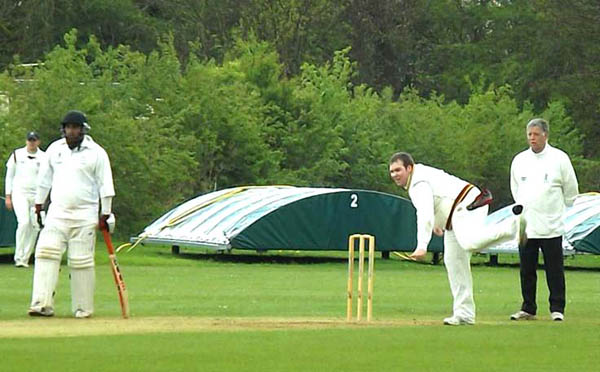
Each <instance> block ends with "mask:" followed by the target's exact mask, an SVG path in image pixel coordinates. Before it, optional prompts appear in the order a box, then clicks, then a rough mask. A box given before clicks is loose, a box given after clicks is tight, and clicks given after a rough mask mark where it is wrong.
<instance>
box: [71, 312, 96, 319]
mask: <svg viewBox="0 0 600 372" xmlns="http://www.w3.org/2000/svg"><path fill="white" fill-rule="evenodd" d="M91 317H92V313H90V312H88V311H85V310H77V311H75V318H77V319H85V318H91Z"/></svg>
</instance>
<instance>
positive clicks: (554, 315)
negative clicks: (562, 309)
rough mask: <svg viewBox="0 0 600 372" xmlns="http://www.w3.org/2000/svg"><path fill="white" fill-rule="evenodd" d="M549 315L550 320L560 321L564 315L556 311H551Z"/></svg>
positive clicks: (563, 318)
mask: <svg viewBox="0 0 600 372" xmlns="http://www.w3.org/2000/svg"><path fill="white" fill-rule="evenodd" d="M550 317H551V318H552V320H554V321H557V322H562V321H563V320H565V316H564V315H563V313H559V312H558V311H553V312H552V313H551V314H550Z"/></svg>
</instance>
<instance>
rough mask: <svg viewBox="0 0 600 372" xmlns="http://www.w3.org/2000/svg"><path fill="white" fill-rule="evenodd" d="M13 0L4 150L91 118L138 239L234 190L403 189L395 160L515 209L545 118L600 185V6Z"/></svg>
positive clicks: (122, 210) (591, 184)
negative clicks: (438, 171) (523, 159)
mask: <svg viewBox="0 0 600 372" xmlns="http://www.w3.org/2000/svg"><path fill="white" fill-rule="evenodd" d="M42 3H43V4H42ZM7 4H8V5H7ZM15 4H16V3H14V2H4V3H3V5H2V8H1V9H2V13H1V14H0V32H2V35H3V38H5V37H6V36H7V35H9V36H11V38H9V39H8V40H7V42H3V43H1V44H0V48H3V50H2V53H1V54H0V58H2V61H1V62H0V63H2V66H3V73H2V75H1V76H0V91H1V92H2V93H1V94H2V97H5V99H8V100H9V102H10V104H9V106H8V107H9V109H8V110H3V111H2V113H1V114H0V126H2V128H3V129H2V132H3V136H2V139H0V153H1V154H4V156H5V158H6V157H7V156H8V154H9V153H10V151H11V150H12V149H13V148H15V147H17V146H19V145H21V143H22V142H23V141H24V138H23V137H24V134H25V132H26V131H27V130H29V129H37V130H39V131H40V133H41V134H42V137H43V139H44V140H45V141H46V143H48V142H49V141H50V140H52V139H55V138H57V136H58V126H59V124H58V123H59V122H60V118H61V117H62V116H63V115H64V113H65V112H66V111H67V110H68V109H71V108H78V109H81V110H83V111H85V112H86V113H87V114H88V116H89V119H90V124H91V125H92V135H93V137H94V138H95V139H96V140H97V141H98V142H100V143H101V144H102V145H103V146H105V147H106V148H107V151H108V152H109V155H110V156H111V159H112V163H113V171H114V173H115V183H116V186H117V192H118V196H117V199H116V200H115V211H116V213H117V214H118V215H119V216H120V226H121V227H122V231H123V233H124V234H131V233H134V232H137V231H139V229H140V228H141V227H143V226H144V225H146V224H147V223H148V222H150V221H151V220H153V219H154V218H156V217H158V215H160V214H161V213H162V212H164V211H165V210H166V209H167V208H170V207H172V206H173V205H175V204H176V203H178V202H181V201H183V200H185V199H188V198H190V197H192V196H194V195H197V194H199V193H203V192H207V191H211V190H214V189H221V188H224V187H230V186H236V185H246V184H294V185H311V186H335V187H351V188H367V189H374V190H381V191H388V192H397V190H396V189H395V188H394V187H393V186H392V184H391V182H390V181H389V176H388V174H387V159H388V157H389V155H390V154H391V153H392V152H394V151H396V150H405V151H409V152H411V153H413V154H414V156H415V158H416V160H417V161H418V162H425V163H428V164H431V165H434V166H437V167H441V168H444V169H447V170H448V171H450V172H453V173H455V174H457V175H459V176H461V177H464V178H466V179H469V180H472V181H474V182H476V183H479V184H483V185H486V186H488V187H490V188H491V189H492V190H493V191H494V194H495V196H496V199H497V202H496V207H500V206H502V205H504V204H507V203H509V202H510V199H511V198H510V192H509V190H508V169H509V166H510V161H511V159H512V156H514V154H515V153H516V152H518V151H520V150H522V149H524V148H525V147H526V142H525V135H524V132H525V129H524V128H525V124H526V122H527V121H528V120H529V119H530V118H532V117H535V116H541V117H544V118H546V119H549V120H550V123H551V134H550V142H551V143H553V144H554V145H556V146H558V147H560V148H562V149H563V150H565V151H567V152H568V153H569V154H570V155H571V157H572V158H573V162H574V165H575V168H576V171H577V173H578V176H579V179H580V183H581V190H582V191H589V190H597V188H598V184H599V183H600V180H599V178H598V174H600V173H599V172H598V171H599V170H600V166H599V165H598V153H597V145H596V144H597V143H598V137H600V136H598V135H597V133H596V132H597V131H598V126H597V125H596V123H597V120H598V119H597V118H598V110H599V109H600V106H599V105H598V100H597V94H598V89H596V88H597V85H598V74H597V72H598V63H600V62H598V61H600V59H598V58H596V57H597V56H598V48H599V47H598V45H600V44H598V43H597V42H596V41H598V40H597V36H598V22H589V20H593V19H595V18H594V17H597V15H598V9H597V3H596V2H591V1H574V2H571V3H570V6H571V8H570V7H567V6H566V5H565V6H563V5H562V4H563V3H562V2H559V1H525V2H515V3H513V2H511V1H429V2H421V1H391V0H388V1H386V0H383V1H367V0H363V1H340V0H335V1H308V0H306V1H299V0H290V1H289V2H280V1H266V0H265V1H258V0H256V1H250V0H249V1H227V0H224V1H191V0H190V1H185V0H177V1H168V2H167V1H110V0H104V1H102V0H97V1H78V2H75V1H68V0H63V1H45V2H36V1H28V2H20V4H21V5H19V7H21V9H17V8H19V7H16V5H15ZM36 4H37V6H38V9H39V7H41V6H45V7H47V8H44V9H45V10H46V11H45V12H34V11H33V9H35V5H36ZM9 5H10V6H9ZM11 6H12V8H11ZM23 7H29V8H28V9H23ZM7 9H8V10H10V11H9V12H7ZM576 10H578V11H580V12H575V11H576ZM24 15H27V17H25V16H24ZM558 18H561V19H562V20H563V21H562V22H559V23H552V22H555V21H556V20H557V19H558ZM76 21H77V22H76ZM36 22H37V23H36ZM68 25H70V26H73V25H76V26H78V29H77V30H72V31H69V32H67V33H66V34H61V36H60V38H59V36H58V33H59V32H64V29H65V27H68ZM44 27H46V28H44ZM15 30H20V32H16V31H15ZM34 30H35V31H34ZM583 36H585V37H583ZM33 61H35V62H37V65H35V66H31V65H23V62H33ZM595 97H596V98H595ZM4 107H5V108H6V105H4ZM1 170H2V171H3V172H4V162H2V168H1ZM2 182H3V181H2Z"/></svg>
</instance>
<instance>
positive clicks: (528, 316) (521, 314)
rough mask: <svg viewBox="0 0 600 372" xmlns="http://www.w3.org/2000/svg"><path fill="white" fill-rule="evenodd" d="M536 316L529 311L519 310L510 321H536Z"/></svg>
mask: <svg viewBox="0 0 600 372" xmlns="http://www.w3.org/2000/svg"><path fill="white" fill-rule="evenodd" d="M534 319H535V315H534V314H529V313H528V312H527V311H523V310H519V311H517V312H516V313H514V314H512V315H511V316H510V320H534Z"/></svg>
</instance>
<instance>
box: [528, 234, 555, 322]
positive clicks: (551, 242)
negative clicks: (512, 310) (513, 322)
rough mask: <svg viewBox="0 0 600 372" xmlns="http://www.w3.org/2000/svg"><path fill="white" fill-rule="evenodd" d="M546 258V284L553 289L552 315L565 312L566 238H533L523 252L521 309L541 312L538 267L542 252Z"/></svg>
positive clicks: (550, 299) (530, 312) (531, 312)
mask: <svg viewBox="0 0 600 372" xmlns="http://www.w3.org/2000/svg"><path fill="white" fill-rule="evenodd" d="M540 249H541V250H542V254H543V256H544V268H545V270H546V282H547V283H548V289H549V290H550V297H549V298H548V300H549V302H550V312H555V311H557V312H559V313H564V312H565V270H564V266H563V250H562V237H561V236H559V237H556V238H549V239H529V240H528V241H527V244H526V245H525V247H523V248H520V249H519V257H520V259H521V263H520V266H521V294H522V295H523V305H522V306H521V310H523V311H526V312H528V313H529V314H536V313H537V304H536V302H535V295H536V288H537V273H536V270H537V266H538V254H539V250H540Z"/></svg>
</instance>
